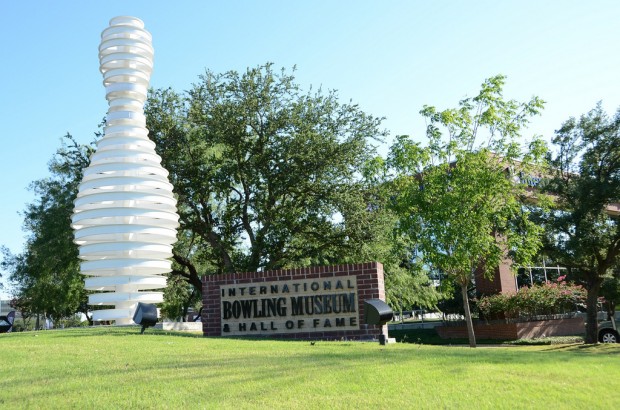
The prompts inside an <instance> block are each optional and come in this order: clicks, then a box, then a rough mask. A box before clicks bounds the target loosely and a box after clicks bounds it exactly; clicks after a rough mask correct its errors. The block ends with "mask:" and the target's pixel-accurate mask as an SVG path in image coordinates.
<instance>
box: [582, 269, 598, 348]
mask: <svg viewBox="0 0 620 410" xmlns="http://www.w3.org/2000/svg"><path fill="white" fill-rule="evenodd" d="M601 282H602V280H596V281H592V282H591V283H590V284H589V285H590V286H589V287H588V296H587V298H586V310H587V313H586V339H585V342H586V343H587V344H593V343H598V320H597V319H598V318H597V313H598V294H599V290H600V288H601Z"/></svg>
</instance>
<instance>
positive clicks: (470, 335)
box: [461, 283, 476, 347]
mask: <svg viewBox="0 0 620 410" xmlns="http://www.w3.org/2000/svg"><path fill="white" fill-rule="evenodd" d="M461 294H462V295H463V310H464V311H465V323H467V337H468V338H469V347H476V335H475V334H474V324H473V322H472V320H471V312H470V311H469V296H467V283H465V284H461Z"/></svg>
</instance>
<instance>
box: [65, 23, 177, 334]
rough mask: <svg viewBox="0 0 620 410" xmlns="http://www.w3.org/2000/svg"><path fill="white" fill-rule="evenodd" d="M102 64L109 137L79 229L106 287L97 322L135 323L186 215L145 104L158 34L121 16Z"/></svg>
mask: <svg viewBox="0 0 620 410" xmlns="http://www.w3.org/2000/svg"><path fill="white" fill-rule="evenodd" d="M99 61H100V70H101V73H102V74H103V84H104V86H105V90H106V99H107V100H108V104H109V109H108V113H107V120H106V126H105V130H104V136H103V138H101V140H100V141H99V142H98V143H97V149H96V151H95V153H94V154H93V155H92V157H91V158H90V165H89V166H88V168H86V169H85V170H84V178H83V180H82V183H81V184H80V186H79V191H78V195H77V199H76V200H75V210H74V214H73V218H72V227H73V229H74V230H75V242H76V243H77V244H78V245H79V256H80V258H81V259H82V262H81V264H80V269H81V272H82V274H84V275H86V276H87V278H86V279H85V281H84V282H85V288H86V289H88V290H93V291H100V292H101V293H95V294H92V295H90V296H89V304H91V305H97V306H107V307H113V308H111V309H102V310H95V311H93V320H95V321H115V322H116V324H117V325H128V324H132V323H133V321H132V318H133V315H134V312H135V308H136V305H137V303H138V302H144V303H158V302H162V300H163V293H162V292H161V291H160V292H157V291H153V290H154V289H162V288H164V287H165V286H166V277H165V276H162V275H164V274H165V273H168V272H170V270H171V261H170V258H171V257H172V244H174V243H175V242H176V228H177V227H178V225H179V223H178V220H179V217H178V215H177V213H176V200H175V198H174V196H173V194H172V185H171V184H170V183H169V182H168V172H167V171H166V170H165V169H164V168H163V167H162V166H161V157H160V156H158V155H157V154H156V153H155V143H153V141H151V140H150V139H149V138H148V130H147V129H146V118H145V116H144V102H145V101H146V97H147V90H148V85H149V79H150V75H151V71H152V69H153V47H152V45H151V34H150V33H149V32H148V31H146V30H145V29H144V23H143V22H142V21H141V20H140V19H137V18H134V17H125V16H123V17H116V18H113V19H112V20H110V26H109V27H108V28H106V29H105V30H104V31H103V32H102V33H101V45H100V46H99Z"/></svg>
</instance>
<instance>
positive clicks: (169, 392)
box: [0, 327, 620, 409]
mask: <svg viewBox="0 0 620 410" xmlns="http://www.w3.org/2000/svg"><path fill="white" fill-rule="evenodd" d="M0 351H2V359H1V365H0V408H2V409H11V408H46V409H48V408H63V409H64V408H80V409H88V408H105V409H121V408H122V409H130V408H149V409H150V408H189V409H193V408H218V409H221V408H224V409H227V408H235V409H244V408H286V409H290V408H309V409H313V408H316V409H319V408H321V409H323V408H343V409H358V408H393V409H397V408H429V409H435V408H464V409H469V408H476V409H515V408H545V409H566V408H588V409H592V408H615V407H616V406H617V403H618V402H620V345H596V346H589V345H582V344H572V345H553V346H518V347H500V348H496V347H481V348H478V349H469V348H466V347H449V346H427V345H420V344H407V343H397V344H391V345H387V346H380V345H379V344H378V343H358V342H316V343H315V344H314V345H311V344H310V343H309V342H305V341H271V340H243V339H223V338H202V337H200V336H197V335H188V334H179V333H170V332H163V331H155V330H153V329H148V330H147V331H146V333H145V334H144V335H140V334H139V329H138V328H135V327H133V328H107V327H100V328H88V329H69V330H58V331H47V332H24V333H12V334H3V335H0Z"/></svg>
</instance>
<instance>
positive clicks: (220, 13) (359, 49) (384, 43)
mask: <svg viewBox="0 0 620 410" xmlns="http://www.w3.org/2000/svg"><path fill="white" fill-rule="evenodd" d="M117 15H133V16H136V17H139V18H141V19H142V20H143V21H144V22H145V25H146V28H147V29H148V30H149V31H150V32H151V33H152V34H153V44H154V47H155V71H154V74H153V76H152V79H151V86H152V87H155V88H161V87H172V88H174V89H176V90H178V91H182V90H187V89H189V88H190V87H191V84H192V83H193V82H196V80H197V78H198V75H199V74H201V73H203V72H204V70H205V69H207V68H208V69H210V70H212V71H215V72H224V71H228V70H237V71H243V70H245V68H247V67H255V66H257V65H261V64H264V63H266V62H273V63H274V65H275V66H276V67H285V68H291V67H292V66H294V65H296V66H297V72H296V77H297V80H298V82H299V83H300V84H302V85H303V86H304V87H306V88H307V87H309V86H310V85H313V86H314V87H315V88H316V87H319V86H322V87H323V89H336V90H338V93H339V96H340V99H341V100H342V101H349V100H351V101H353V102H354V103H357V104H359V105H360V107H361V108H362V109H363V110H364V111H366V112H368V113H370V114H373V115H375V116H380V117H386V120H385V121H384V124H383V125H384V127H385V128H386V129H388V130H389V131H390V135H391V136H392V137H393V136H395V135H399V134H409V135H412V136H414V137H417V138H419V139H420V140H422V139H423V134H424V122H423V120H422V119H421V118H420V115H419V114H418V111H419V110H420V109H421V108H422V106H423V105H424V104H429V105H435V106H437V107H438V108H448V107H453V106H455V105H456V104H457V102H458V101H459V100H460V99H462V98H463V97H466V96H471V95H473V94H475V93H476V91H477V90H478V89H479V85H480V84H481V83H482V81H483V80H484V79H485V78H487V77H490V76H493V75H495V74H500V73H501V74H505V75H507V76H508V82H507V85H506V88H505V96H506V97H508V98H514V99H517V100H526V99H529V98H530V97H532V96H533V95H537V96H539V97H541V98H542V99H544V100H545V101H547V105H546V109H545V110H544V112H543V115H542V116H541V117H540V118H538V119H537V120H536V121H534V122H533V123H532V124H531V126H530V128H529V129H528V130H527V131H526V132H525V133H524V136H525V137H526V138H530V137H531V136H532V135H534V134H539V135H543V136H544V137H545V138H546V139H550V138H551V137H552V136H553V131H554V130H555V129H557V128H559V126H560V125H561V123H562V122H563V121H565V120H566V119H568V118H569V117H570V116H579V115H581V114H583V113H585V112H587V111H588V110H590V109H591V108H593V107H594V106H595V104H596V103H597V101H599V100H602V102H603V106H604V107H605V109H606V110H607V111H608V112H609V113H610V114H611V113H612V112H613V111H615V110H616V109H617V108H618V107H620V81H618V75H619V73H620V53H619V52H618V47H617V44H618V40H619V38H620V23H619V21H620V2H618V1H613V0H609V1H596V0H594V1H588V2H585V1H569V0H565V1H548V2H541V1H530V0H520V1H432V2H431V1H425V2H423V1H413V0H411V1H398V0H396V1H364V0H356V1H349V0H341V1H327V0H315V1H275V0H273V1H270V0H264V1H258V0H255V1H250V0H246V1H241V0H231V1H226V2H224V1H219V2H215V1H180V0H179V1H176V2H164V1H159V2H157V1H126V0H125V1H115V0H109V1H105V2H86V1H54V2H51V1H36V2H35V1H28V0H22V1H19V2H17V1H4V2H2V4H1V5H0V51H1V52H2V54H3V56H2V62H1V63H0V79H1V80H2V86H1V88H0V90H1V91H0V141H1V142H2V149H1V150H0V175H1V180H0V181H1V189H2V191H1V192H2V193H3V198H2V201H0V227H1V229H0V245H4V246H8V247H9V248H10V249H11V251H13V252H14V253H17V252H20V251H21V250H22V246H23V242H24V233H23V232H22V230H21V225H22V218H21V217H20V215H19V212H20V211H22V210H23V209H24V208H25V204H26V203H27V202H30V201H32V200H33V196H32V194H31V193H30V192H29V191H28V190H27V187H28V185H29V184H30V183H31V182H32V181H34V180H37V179H40V178H44V177H46V176H47V174H48V172H47V163H48V161H49V160H50V158H51V157H52V155H53V154H54V152H55V151H56V149H57V148H58V147H60V141H61V137H62V136H63V135H65V134H66V133H67V132H69V133H71V134H72V135H73V136H74V137H76V139H77V140H78V141H79V142H81V143H88V142H90V141H92V140H93V138H94V132H95V131H96V130H97V125H98V123H99V122H100V121H101V120H102V119H103V117H104V116H105V113H106V111H107V103H106V101H105V97H104V89H103V86H102V85H101V75H100V73H99V71H98V66H99V62H98V57H97V48H98V46H99V41H100V33H101V31H102V30H103V29H104V28H105V27H106V26H107V25H108V21H109V20H110V18H112V17H114V16H117ZM388 143H389V142H388ZM2 295H6V290H5V291H4V293H3V291H2V290H0V296H2Z"/></svg>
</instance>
